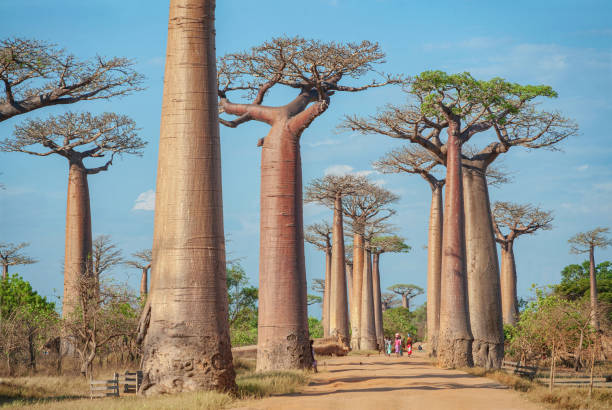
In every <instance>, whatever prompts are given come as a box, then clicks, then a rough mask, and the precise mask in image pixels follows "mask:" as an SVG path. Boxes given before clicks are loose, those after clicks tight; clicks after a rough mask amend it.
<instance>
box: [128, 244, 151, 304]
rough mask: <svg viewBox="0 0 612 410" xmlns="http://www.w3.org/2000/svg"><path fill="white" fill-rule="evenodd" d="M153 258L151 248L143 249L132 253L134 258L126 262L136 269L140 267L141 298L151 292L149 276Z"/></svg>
mask: <svg viewBox="0 0 612 410" xmlns="http://www.w3.org/2000/svg"><path fill="white" fill-rule="evenodd" d="M152 260H153V252H152V251H151V249H143V250H140V251H138V252H135V253H133V254H132V259H131V260H129V261H126V262H125V264H126V265H128V266H131V267H133V268H136V269H140V272H141V276H140V298H141V299H143V300H144V299H145V298H146V297H147V294H148V293H149V287H148V280H147V279H148V276H149V269H151V262H152Z"/></svg>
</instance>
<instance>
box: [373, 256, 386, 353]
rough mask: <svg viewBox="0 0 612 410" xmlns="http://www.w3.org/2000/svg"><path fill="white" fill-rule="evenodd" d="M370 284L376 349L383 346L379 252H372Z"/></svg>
mask: <svg viewBox="0 0 612 410" xmlns="http://www.w3.org/2000/svg"><path fill="white" fill-rule="evenodd" d="M372 286H373V287H374V289H373V292H374V327H375V329H376V343H377V344H378V349H379V350H381V349H383V348H384V341H385V335H384V330H383V318H382V300H381V299H382V297H381V292H380V254H379V253H374V254H372Z"/></svg>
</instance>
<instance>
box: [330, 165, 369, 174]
mask: <svg viewBox="0 0 612 410" xmlns="http://www.w3.org/2000/svg"><path fill="white" fill-rule="evenodd" d="M354 169H355V168H353V167H352V166H350V165H340V164H338V165H331V166H329V167H327V168H325V171H324V174H325V175H337V176H342V175H349V174H350V175H355V176H357V177H367V176H368V175H372V174H377V173H378V172H377V171H375V170H373V169H364V170H361V171H354Z"/></svg>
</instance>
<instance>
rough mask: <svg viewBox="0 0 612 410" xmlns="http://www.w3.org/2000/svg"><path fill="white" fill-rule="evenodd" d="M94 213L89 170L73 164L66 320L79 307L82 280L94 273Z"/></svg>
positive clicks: (64, 305) (68, 206)
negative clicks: (92, 219)
mask: <svg viewBox="0 0 612 410" xmlns="http://www.w3.org/2000/svg"><path fill="white" fill-rule="evenodd" d="M91 242H92V240H91V210H90V206H89V186H88V184H87V170H86V169H85V167H84V166H83V163H82V162H81V161H80V160H74V161H70V170H69V171H68V201H67V204H66V253H65V258H64V300H63V303H62V317H64V318H67V317H68V316H69V315H70V314H71V313H72V312H73V311H74V309H75V307H76V306H78V304H79V278H80V276H81V275H87V274H88V273H90V272H91Z"/></svg>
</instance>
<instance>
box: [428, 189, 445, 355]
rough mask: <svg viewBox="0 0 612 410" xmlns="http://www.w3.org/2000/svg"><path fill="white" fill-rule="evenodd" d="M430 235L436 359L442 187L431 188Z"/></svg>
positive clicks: (431, 318)
mask: <svg viewBox="0 0 612 410" xmlns="http://www.w3.org/2000/svg"><path fill="white" fill-rule="evenodd" d="M431 188H432V191H431V207H430V211H429V233H428V241H427V342H428V344H429V354H430V356H431V357H436V356H437V354H438V353H437V352H438V332H439V328H440V273H441V269H442V222H443V214H442V190H443V188H442V186H441V185H439V184H436V185H432V186H431Z"/></svg>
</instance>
